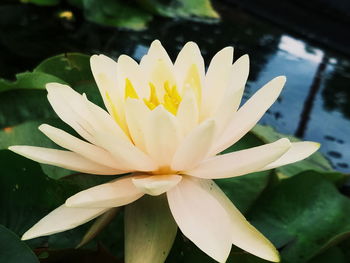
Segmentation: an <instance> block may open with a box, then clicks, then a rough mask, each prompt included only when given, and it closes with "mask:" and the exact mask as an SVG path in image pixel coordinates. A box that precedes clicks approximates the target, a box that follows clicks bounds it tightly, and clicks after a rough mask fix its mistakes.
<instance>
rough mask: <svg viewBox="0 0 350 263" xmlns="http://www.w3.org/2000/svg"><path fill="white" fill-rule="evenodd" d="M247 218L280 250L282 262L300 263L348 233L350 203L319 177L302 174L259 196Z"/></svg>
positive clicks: (331, 185) (329, 183) (349, 226)
mask: <svg viewBox="0 0 350 263" xmlns="http://www.w3.org/2000/svg"><path fill="white" fill-rule="evenodd" d="M249 218H250V219H251V221H252V223H253V224H254V225H255V226H256V227H257V228H258V229H259V230H260V231H262V232H263V233H264V234H265V235H266V236H267V237H268V238H269V239H270V240H271V241H272V242H273V243H274V244H275V245H276V246H277V247H278V248H279V249H280V251H281V255H282V259H283V262H286V263H303V262H307V261H308V260H310V259H311V258H313V257H314V256H315V255H317V254H318V253H319V252H320V251H321V250H322V249H323V248H324V247H327V246H329V245H330V244H332V245H334V244H335V243H336V242H333V241H334V239H335V238H337V237H338V236H339V235H346V234H349V233H350V200H349V199H348V198H346V197H345V196H343V195H341V194H340V193H339V192H338V190H337V189H336V188H335V186H334V184H333V183H332V182H329V181H328V180H326V179H324V178H323V177H322V175H318V174H315V173H313V174H307V173H306V172H305V173H303V174H299V175H296V176H293V177H291V178H288V179H285V180H283V181H282V182H281V183H280V184H278V185H277V186H276V187H275V188H273V189H272V190H270V191H268V192H266V193H265V194H264V195H262V196H261V198H260V199H259V200H258V202H257V203H255V205H254V207H253V208H252V209H251V210H250V213H249ZM338 241H339V240H338Z"/></svg>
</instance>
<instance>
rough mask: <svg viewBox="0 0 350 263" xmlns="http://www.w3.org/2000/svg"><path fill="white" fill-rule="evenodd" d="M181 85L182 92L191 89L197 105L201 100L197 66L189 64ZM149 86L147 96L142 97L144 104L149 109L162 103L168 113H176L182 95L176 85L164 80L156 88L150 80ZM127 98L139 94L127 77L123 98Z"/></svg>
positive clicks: (133, 97) (137, 96)
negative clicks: (148, 94)
mask: <svg viewBox="0 0 350 263" xmlns="http://www.w3.org/2000/svg"><path fill="white" fill-rule="evenodd" d="M183 85H184V87H183V89H182V94H184V92H186V90H187V89H191V90H192V91H193V93H194V95H195V96H196V98H197V102H198V105H199V104H200V101H201V81H200V77H199V72H198V69H197V66H196V65H195V64H193V65H191V67H190V68H189V70H188V72H187V75H186V78H185V80H184V83H183ZM149 88H150V96H149V98H148V99H147V98H143V101H144V103H145V104H146V106H147V107H148V108H149V109H150V110H153V109H155V108H156V107H157V106H158V105H163V106H164V108H165V109H167V110H168V111H169V112H170V113H172V114H174V115H176V113H177V110H178V108H179V105H180V103H181V100H182V96H181V95H180V93H179V89H178V87H177V86H176V85H170V81H165V82H164V83H163V85H162V87H160V88H161V89H157V87H156V86H155V85H154V84H153V83H152V82H149ZM158 88H159V87H158ZM157 90H158V91H160V92H161V93H162V94H163V96H160V95H159V94H157ZM127 98H132V99H139V95H138V94H137V92H136V90H135V88H134V86H133V84H132V83H131V81H130V79H128V78H126V79H125V99H127Z"/></svg>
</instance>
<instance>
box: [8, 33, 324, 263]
mask: <svg viewBox="0 0 350 263" xmlns="http://www.w3.org/2000/svg"><path fill="white" fill-rule="evenodd" d="M232 60H233V48H232V47H227V48H224V49H222V50H221V51H219V52H218V53H217V54H216V55H215V56H214V57H213V59H212V60H211V62H210V65H209V67H208V70H207V71H206V72H205V66H204V61H203V58H202V56H201V54H200V50H199V48H198V46H197V45H196V44H195V43H193V42H188V43H187V44H186V45H185V46H184V47H183V49H182V50H181V51H180V53H179V55H178V57H177V59H176V61H175V63H173V62H172V61H171V59H170V58H169V56H168V54H167V52H166V51H165V50H164V48H163V47H162V45H161V43H160V42H159V41H157V40H156V41H154V42H153V43H152V45H151V47H150V49H149V51H148V53H147V54H146V55H145V56H144V57H143V58H142V60H141V62H140V63H137V62H135V61H134V60H133V59H132V58H130V57H128V56H125V55H122V56H120V57H119V59H118V61H117V62H115V61H113V60H112V59H110V58H108V57H106V56H104V55H94V56H92V57H91V69H92V72H93V75H94V78H95V80H96V83H97V85H98V88H99V90H100V93H101V96H102V97H103V101H104V104H105V106H106V108H107V110H108V111H105V110H103V109H101V108H100V107H98V106H96V105H94V104H93V103H91V102H90V101H89V100H88V99H87V98H86V96H85V94H83V95H81V94H79V93H77V92H76V91H74V90H73V89H71V88H70V87H68V86H66V85H61V84H58V83H49V84H47V91H48V99H49V102H50V103H51V105H52V107H53V109H54V110H55V112H56V113H57V115H58V116H59V117H60V118H61V119H62V120H63V121H64V122H65V123H67V124H68V125H70V126H71V127H72V128H73V129H74V130H75V131H76V132H77V133H78V134H79V135H80V136H81V138H77V137H75V136H72V135H70V134H68V133H66V132H65V131H63V130H60V129H57V128H55V127H52V126H50V125H47V124H43V125H41V126H40V127H39V129H40V130H41V131H42V132H43V133H44V134H45V135H46V136H47V137H49V138H50V139H51V140H52V141H54V142H55V143H56V144H58V145H59V146H61V147H63V148H65V149H67V151H64V150H55V149H46V148H41V147H33V146H12V147H10V150H12V151H14V152H16V153H18V154H20V155H23V156H25V157H27V158H29V159H32V160H35V161H38V162H40V163H45V164H51V165H56V166H59V167H63V168H68V169H71V170H75V171H79V172H83V173H90V174H103V175H108V174H110V175H116V174H125V173H131V174H130V175H127V176H123V177H120V178H119V179H116V180H114V181H111V182H109V183H106V184H102V185H98V186H95V187H92V188H90V189H87V190H84V191H82V192H79V193H77V194H76V195H74V196H72V197H70V198H68V200H67V201H66V203H65V204H63V205H62V206H60V207H59V208H57V209H56V210H54V211H53V212H51V213H50V214H49V215H47V216H46V217H44V218H43V219H41V220H40V221H39V222H38V223H37V224H36V225H34V226H33V227H32V228H31V229H30V230H28V231H27V232H26V233H25V234H24V235H23V239H24V240H25V239H31V238H35V237H39V236H43V235H49V234H53V233H57V232H61V231H65V230H68V229H71V228H74V227H76V226H78V225H80V224H83V223H85V222H87V221H89V220H91V219H93V218H96V217H98V216H100V215H101V214H103V213H105V212H106V211H108V210H109V209H113V208H114V207H119V206H124V205H127V204H129V203H132V202H134V201H136V200H137V199H139V198H141V197H142V196H143V195H153V196H158V195H162V194H164V193H165V194H166V198H167V201H168V207H169V208H170V211H171V214H172V217H173V218H172V217H170V218H171V220H175V221H176V224H177V226H178V227H179V228H180V230H181V231H182V233H183V234H184V235H185V236H186V237H187V238H188V239H190V240H191V241H192V242H193V243H194V244H196V245H197V246H198V247H199V248H200V249H201V250H202V251H204V252H205V253H206V254H208V255H209V256H210V257H212V258H213V259H215V260H216V261H218V262H225V261H226V259H227V257H228V255H229V253H230V250H231V246H232V244H234V245H236V246H237V247H240V248H242V249H244V250H246V251H247V252H249V253H252V254H254V255H256V256H258V257H261V258H263V259H266V260H269V261H274V262H278V261H279V254H278V252H277V250H276V249H275V248H274V246H273V245H272V244H271V243H270V242H269V241H268V240H267V239H266V238H265V237H264V236H263V235H262V234H261V233H259V232H258V231H257V230H256V229H255V228H254V227H253V226H252V225H251V224H250V223H249V222H248V221H247V220H246V219H245V218H244V216H243V215H242V214H241V213H240V212H239V211H238V210H237V208H235V206H234V205H233V204H232V203H231V202H230V200H229V199H228V198H227V197H226V196H225V194H224V193H223V192H222V191H221V190H220V189H219V187H218V186H217V185H216V184H215V182H214V181H213V180H212V179H220V178H229V177H234V176H240V175H244V174H248V173H251V172H255V171H260V170H266V169H271V168H275V167H278V166H281V165H286V164H289V163H293V162H295V161H299V160H302V159H304V158H306V157H308V156H309V155H311V154H312V153H313V152H315V151H316V150H317V149H318V148H319V144H318V143H314V142H298V143H291V142H290V141H289V140H288V139H286V138H284V139H280V140H278V141H276V142H273V143H269V144H266V145H262V146H258V147H254V148H250V149H246V150H241V151H236V152H232V153H227V154H221V155H220V154H219V153H220V152H221V151H223V150H224V149H226V148H227V147H229V146H231V145H232V144H234V143H235V142H237V141H238V140H239V139H241V138H242V137H243V136H244V135H245V134H246V133H247V132H248V131H249V130H250V129H251V128H253V126H254V125H255V124H256V123H257V122H258V121H259V119H260V118H261V117H262V115H263V114H264V113H265V112H266V110H267V109H268V108H269V107H270V106H271V105H272V103H274V101H275V100H276V98H277V97H278V96H279V94H280V92H281V90H282V88H283V85H284V83H285V81H286V78H285V77H284V76H280V77H277V78H275V79H273V80H271V81H270V82H268V83H267V84H266V85H265V86H264V87H262V88H261V89H260V90H259V91H257V92H256V93H255V94H254V95H253V96H252V97H251V98H250V99H249V100H248V101H247V102H246V103H245V104H244V105H243V106H241V107H239V105H240V103H241V97H242V94H243V89H244V87H245V83H246V81H247V77H248V72H249V59H248V56H247V55H244V56H242V57H240V58H239V59H238V60H236V62H235V63H233V64H232ZM218 154H219V155H218ZM169 208H167V209H168V210H169ZM159 212H161V211H159ZM145 231H146V232H147V231H148V230H146V229H145ZM155 231H156V230H155ZM175 233H176V232H175ZM126 235H129V233H126ZM130 235H131V234H130ZM152 235H157V233H153V234H152ZM141 236H142V235H141ZM161 243H162V242H155V244H152V246H153V248H157V246H164V244H163V245H162V244H161ZM171 243H172V242H169V244H170V245H169V247H167V248H166V249H164V247H163V248H162V249H163V251H164V250H166V251H165V252H164V253H165V257H166V255H167V253H168V252H169V250H170V247H171ZM127 253H129V252H127ZM130 253H131V252H130ZM150 253H153V254H155V253H157V249H150V250H145V251H143V254H140V256H139V257H142V258H152V257H153V254H152V255H150ZM160 253H161V252H160V251H159V254H160ZM164 253H163V254H164ZM165 257H164V256H162V257H159V258H158V259H154V257H153V259H152V260H153V261H152V262H149V263H157V262H160V263H161V262H163V261H164V260H165ZM142 258H137V256H135V255H132V256H128V255H126V262H127V263H134V262H144V261H143V260H142ZM138 260H139V261H138ZM140 260H141V261H140ZM146 263H147V262H146Z"/></svg>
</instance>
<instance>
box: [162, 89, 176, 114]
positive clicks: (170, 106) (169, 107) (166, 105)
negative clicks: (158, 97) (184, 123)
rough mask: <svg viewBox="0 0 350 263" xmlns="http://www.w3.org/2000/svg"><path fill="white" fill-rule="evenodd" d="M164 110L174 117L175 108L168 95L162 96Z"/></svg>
mask: <svg viewBox="0 0 350 263" xmlns="http://www.w3.org/2000/svg"><path fill="white" fill-rule="evenodd" d="M163 105H164V108H166V109H167V110H168V111H169V112H171V113H172V114H174V115H176V112H177V107H176V106H175V105H174V103H173V101H172V99H171V98H170V96H169V95H168V94H165V95H164V102H163Z"/></svg>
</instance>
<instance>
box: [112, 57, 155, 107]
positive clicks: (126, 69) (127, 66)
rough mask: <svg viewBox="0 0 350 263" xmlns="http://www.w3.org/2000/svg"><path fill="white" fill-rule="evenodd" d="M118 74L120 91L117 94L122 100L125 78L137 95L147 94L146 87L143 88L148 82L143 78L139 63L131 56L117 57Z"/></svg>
mask: <svg viewBox="0 0 350 263" xmlns="http://www.w3.org/2000/svg"><path fill="white" fill-rule="evenodd" d="M118 74H119V75H118V81H119V82H118V85H119V86H120V87H121V93H120V94H119V96H120V97H121V98H122V99H123V100H124V98H125V84H126V78H128V79H129V80H130V82H131V83H132V85H133V88H134V89H135V91H136V92H137V94H138V96H139V97H144V96H146V95H147V94H148V92H147V89H146V88H145V87H147V85H148V82H147V81H146V79H145V78H144V74H143V72H142V71H141V70H140V67H139V64H138V63H137V62H136V61H135V60H133V59H132V58H131V57H129V56H126V55H121V56H120V57H119V58H118ZM119 103H120V102H119Z"/></svg>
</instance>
